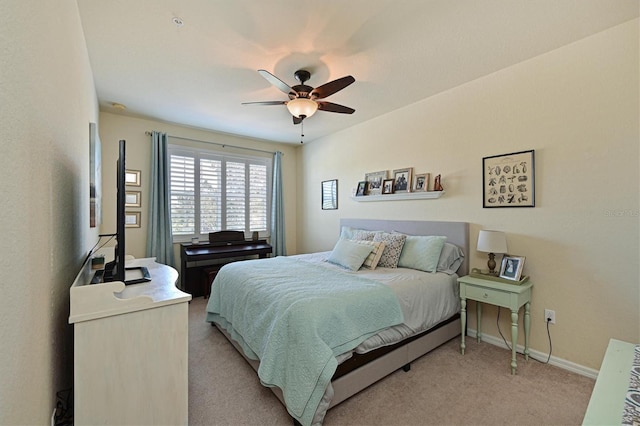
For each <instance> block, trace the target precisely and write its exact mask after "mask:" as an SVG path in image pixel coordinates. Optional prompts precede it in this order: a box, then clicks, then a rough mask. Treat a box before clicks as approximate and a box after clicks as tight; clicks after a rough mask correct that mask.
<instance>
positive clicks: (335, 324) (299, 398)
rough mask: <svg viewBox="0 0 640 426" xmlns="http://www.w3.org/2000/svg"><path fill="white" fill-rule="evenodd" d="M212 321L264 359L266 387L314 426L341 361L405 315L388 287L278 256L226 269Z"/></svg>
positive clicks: (214, 294)
mask: <svg viewBox="0 0 640 426" xmlns="http://www.w3.org/2000/svg"><path fill="white" fill-rule="evenodd" d="M207 321H209V322H216V323H218V324H219V325H220V326H222V327H223V328H224V329H225V330H227V332H229V334H230V335H231V337H232V338H233V339H234V340H236V341H237V342H238V343H239V344H240V345H241V346H242V348H243V349H244V351H245V354H246V355H247V356H248V357H249V358H252V359H259V360H260V367H259V369H258V376H259V377H260V380H261V382H262V384H264V385H265V386H277V387H279V388H280V389H282V391H283V394H284V399H285V403H286V406H287V410H288V411H289V413H290V414H291V415H292V416H293V417H294V418H296V419H297V420H298V421H300V423H302V424H303V425H309V424H311V421H312V419H313V416H314V413H315V412H316V409H317V407H318V404H319V403H320V400H321V398H322V396H323V394H324V392H325V389H326V387H327V385H328V384H329V382H330V381H331V377H332V376H333V374H334V372H335V370H336V367H337V365H338V363H337V361H336V358H335V357H336V356H337V355H339V354H342V353H344V352H347V351H350V350H352V349H354V348H355V347H356V346H358V345H359V344H360V343H361V342H363V341H364V340H365V339H367V338H368V337H369V336H371V335H373V334H375V333H376V332H378V331H379V330H381V329H384V328H387V327H391V326H393V325H397V324H400V323H402V321H403V317H402V311H401V309H400V305H399V303H398V299H397V298H396V296H395V294H394V293H393V291H392V290H391V289H390V288H388V287H387V286H386V285H384V284H380V283H378V282H376V281H373V280H369V279H365V278H361V277H358V276H355V275H354V274H348V273H342V272H339V271H334V270H330V269H327V268H324V267H322V266H318V265H313V264H310V263H308V262H304V261H300V260H295V259H290V258H287V257H276V258H270V259H256V260H248V261H244V262H236V263H231V264H228V265H225V266H224V267H223V268H222V269H221V270H220V272H219V273H218V274H217V276H216V279H215V281H214V284H213V286H212V291H211V296H210V299H209V302H208V304H207Z"/></svg>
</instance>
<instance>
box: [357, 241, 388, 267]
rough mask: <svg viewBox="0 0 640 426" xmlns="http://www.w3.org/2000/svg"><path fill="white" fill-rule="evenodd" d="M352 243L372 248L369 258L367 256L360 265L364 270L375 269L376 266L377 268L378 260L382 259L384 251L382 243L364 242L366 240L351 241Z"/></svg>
mask: <svg viewBox="0 0 640 426" xmlns="http://www.w3.org/2000/svg"><path fill="white" fill-rule="evenodd" d="M352 241H353V242H356V243H358V244H364V245H368V246H371V247H373V250H372V251H371V253H369V256H367V258H366V259H365V260H364V264H363V265H362V266H363V267H364V268H368V269H371V270H373V269H376V266H378V262H380V258H381V257H382V252H383V251H384V243H383V242H381V241H380V242H373V241H366V240H352Z"/></svg>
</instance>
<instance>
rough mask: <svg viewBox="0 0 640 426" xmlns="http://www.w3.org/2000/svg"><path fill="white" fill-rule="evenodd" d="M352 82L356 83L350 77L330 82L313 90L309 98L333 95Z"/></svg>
mask: <svg viewBox="0 0 640 426" xmlns="http://www.w3.org/2000/svg"><path fill="white" fill-rule="evenodd" d="M265 78H266V77H265ZM354 81H356V79H355V78H353V77H352V76H350V75H348V76H346V77H342V78H339V79H337V80H333V81H330V82H328V83H325V84H323V85H322V86H318V87H316V88H315V89H313V91H312V92H311V97H312V98H316V99H322V98H326V97H327V96H329V95H333V94H334V93H336V92H337V91H339V90H342V89H344V88H345V87H347V86H348V85H350V84H351V83H353V82H354Z"/></svg>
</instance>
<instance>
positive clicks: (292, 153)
mask: <svg viewBox="0 0 640 426" xmlns="http://www.w3.org/2000/svg"><path fill="white" fill-rule="evenodd" d="M152 130H157V131H160V132H166V133H168V134H169V135H170V136H179V137H183V138H191V139H196V140H202V141H211V142H216V143H226V144H230V145H235V146H241V147H246V148H256V149H261V150H265V151H281V152H283V153H284V156H283V159H282V163H283V164H282V175H283V176H282V177H283V181H284V183H283V186H284V198H285V218H287V219H288V220H287V225H286V245H287V251H288V252H289V253H295V252H296V242H297V234H296V221H295V218H296V214H297V207H296V186H295V176H296V170H297V154H296V151H297V150H298V147H297V146H296V145H286V144H277V143H269V142H264V141H258V140H252V139H248V138H242V137H237V136H231V135H226V134H221V133H214V132H208V131H204V130H197V129H194V128H189V127H184V126H179V125H175V124H169V123H164V122H159V121H153V120H148V119H142V118H132V117H127V116H124V115H120V114H113V113H110V112H104V111H103V112H100V129H99V132H100V138H101V142H102V153H103V157H102V181H103V185H102V186H103V217H104V221H103V224H102V228H101V229H102V232H104V233H113V232H115V229H116V224H115V198H116V182H115V177H116V173H115V164H116V158H117V157H118V141H119V140H120V139H125V140H126V141H127V160H126V161H127V169H133V170H140V171H141V172H142V173H141V176H142V179H141V185H142V186H141V187H140V190H141V191H142V207H141V208H131V209H128V210H131V211H140V212H141V218H142V221H141V227H140V228H127V230H126V233H127V234H126V235H127V239H126V251H127V253H128V254H132V255H134V256H135V257H144V256H145V251H146V238H147V224H148V223H149V220H148V214H149V213H148V208H149V201H148V200H149V198H148V197H149V173H150V172H151V160H150V157H151V140H150V136H148V135H146V134H145V132H146V131H152ZM169 142H170V143H174V142H176V141H175V140H173V139H170V140H169ZM178 142H180V143H183V144H189V145H200V146H203V147H206V146H207V144H197V143H193V142H189V141H182V140H181V141H178ZM209 146H210V147H211V145H209ZM225 152H231V153H233V152H239V153H244V154H251V155H260V154H259V153H255V152H252V151H247V150H234V149H233V148H230V147H227V148H225ZM131 189H137V188H131ZM177 247H178V246H177V244H176V252H175V253H176V262H178V263H179V259H180V257H179V251H178V248H177Z"/></svg>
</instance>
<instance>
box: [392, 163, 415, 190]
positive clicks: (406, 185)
mask: <svg viewBox="0 0 640 426" xmlns="http://www.w3.org/2000/svg"><path fill="white" fill-rule="evenodd" d="M412 174H413V167H407V168H406V169H396V170H394V171H393V181H394V184H393V192H411V182H412V181H413V179H412Z"/></svg>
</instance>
